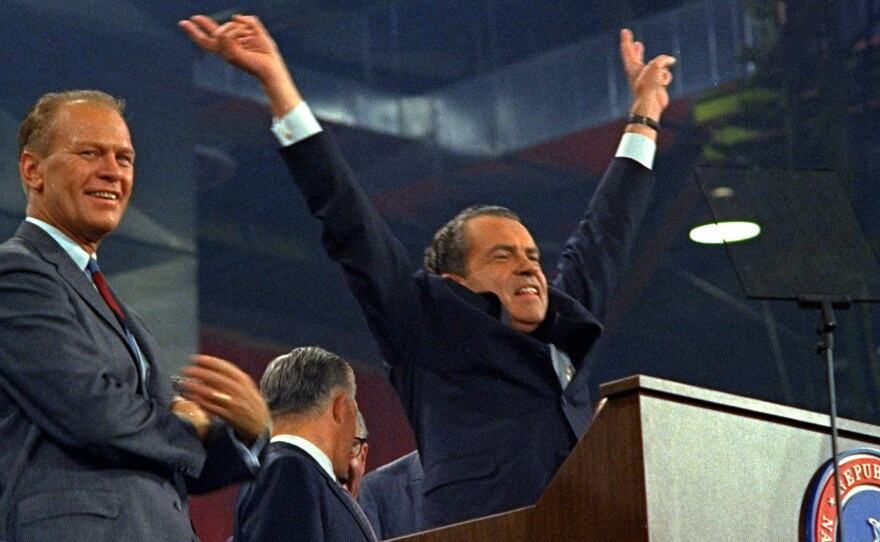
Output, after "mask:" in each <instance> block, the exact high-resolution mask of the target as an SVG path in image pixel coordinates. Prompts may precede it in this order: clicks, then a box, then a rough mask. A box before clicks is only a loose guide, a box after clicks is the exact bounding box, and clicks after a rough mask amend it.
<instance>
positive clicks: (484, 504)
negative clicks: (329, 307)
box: [181, 15, 675, 527]
mask: <svg viewBox="0 0 880 542" xmlns="http://www.w3.org/2000/svg"><path fill="white" fill-rule="evenodd" d="M181 26H182V27H183V28H184V30H185V31H186V32H187V34H188V35H189V36H190V37H191V38H192V40H193V41H194V42H195V43H197V44H198V45H199V46H201V47H202V48H203V49H205V50H207V51H211V52H214V53H217V54H219V55H220V56H222V57H223V58H224V59H226V60H227V61H228V62H229V63H231V64H233V65H235V66H237V67H239V68H241V69H242V70H244V71H246V72H248V73H250V74H252V75H253V76H255V77H256V78H257V79H258V80H259V81H260V83H261V84H262V85H263V88H264V90H265V92H266V95H267V96H268V98H269V103H270V104H271V108H272V112H273V115H274V117H275V121H274V125H273V131H274V132H275V134H276V136H277V137H278V139H279V141H280V143H281V145H282V149H281V155H282V157H283V158H284V160H285V162H286V163H287V164H288V166H289V167H290V170H291V172H292V174H293V177H294V180H295V181H296V184H297V185H298V187H299V189H300V190H301V192H302V194H303V196H304V197H305V200H306V202H307V204H308V206H309V209H310V211H311V213H312V214H313V215H314V216H315V217H316V218H317V219H319V220H320V221H322V223H323V226H324V234H323V241H324V246H325V248H326V250H327V253H328V255H329V256H330V258H332V259H333V260H334V261H336V262H338V263H339V264H340V265H341V266H342V269H343V271H344V273H345V275H346V279H347V281H348V284H349V286H350V287H351V289H352V292H353V293H354V295H355V297H356V298H357V300H358V302H359V303H360V305H361V308H362V310H363V312H364V315H365V316H366V319H367V322H368V324H369V326H370V331H371V333H372V334H373V336H374V338H375V340H376V341H377V342H378V343H379V346H380V348H381V350H382V353H383V355H384V357H385V360H386V361H387V363H388V364H389V366H390V374H389V377H390V379H391V382H392V385H393V386H394V388H395V389H396V390H397V393H398V394H399V395H400V398H401V401H402V404H403V407H404V410H405V411H406V414H407V416H408V419H409V422H410V424H411V426H412V429H413V432H414V434H415V438H416V444H417V446H418V449H419V452H420V454H421V459H422V464H423V467H424V479H423V484H422V489H423V492H424V495H423V503H424V504H423V507H424V508H423V517H424V525H422V527H432V526H439V525H444V524H448V523H452V522H457V521H462V520H466V519H470V518H474V517H479V516H485V515H488V514H492V513H496V512H500V511H503V510H509V509H511V508H515V507H519V506H524V505H529V504H532V503H534V502H535V501H536V500H537V499H538V497H539V496H540V495H541V492H542V491H543V490H544V488H545V487H546V485H547V483H548V482H549V481H550V479H551V478H552V476H553V474H554V473H555V472H556V470H557V469H558V468H559V466H560V465H561V464H562V462H563V460H564V459H565V457H566V456H567V455H568V453H569V452H570V451H571V449H572V448H573V447H574V445H575V444H576V443H577V440H578V438H579V437H580V436H581V435H582V434H583V433H584V431H585V430H586V427H587V425H588V424H589V420H590V418H591V414H592V406H591V403H590V400H589V397H588V383H587V376H588V375H587V374H586V373H587V372H586V371H584V370H581V368H582V366H583V361H584V358H585V357H586V355H587V353H588V352H589V351H590V348H591V347H592V345H593V343H594V342H595V340H596V339H597V338H598V336H599V334H600V332H601V324H600V322H601V319H602V317H603V316H604V314H605V311H606V309H607V307H608V304H609V297H610V295H611V294H612V293H613V290H614V288H615V285H616V283H617V280H618V276H619V274H620V272H621V268H622V266H623V265H624V264H625V262H626V258H627V253H628V251H629V249H630V247H631V244H632V241H633V237H634V235H635V230H636V229H637V226H638V224H639V222H640V220H641V217H642V216H643V214H644V211H645V208H646V206H647V202H648V200H649V196H650V192H651V186H652V179H653V176H652V173H651V169H650V168H651V166H652V163H653V158H654V153H655V149H656V144H655V140H656V137H657V130H658V129H659V121H660V117H661V114H662V113H663V111H664V109H665V108H666V106H667V105H668V103H669V96H668V94H667V91H666V87H667V86H668V85H669V83H670V81H671V79H672V76H671V73H670V71H669V69H670V68H671V66H672V64H673V63H674V62H675V59H674V58H672V57H669V56H666V55H661V56H658V57H656V58H655V59H653V60H651V61H650V62H648V63H645V62H644V61H643V52H644V47H643V46H642V44H641V43H639V42H635V41H633V35H632V33H631V32H630V31H629V30H623V31H622V32H621V36H620V49H621V56H622V58H623V66H624V70H625V71H626V75H627V77H628V79H629V82H630V85H631V88H632V91H633V95H634V101H633V105H632V108H631V110H630V111H631V116H630V123H629V124H628V125H627V127H626V133H625V134H624V135H623V137H622V139H621V143H620V146H619V148H618V151H617V155H616V157H615V158H614V159H613V160H612V162H611V165H610V166H609V168H608V170H607V172H606V174H605V176H604V178H603V180H602V182H601V183H600V185H599V187H598V189H597V190H596V193H595V195H594V196H593V198H592V201H590V202H589V204H588V205H587V202H585V206H586V207H587V211H586V213H585V215H584V217H583V219H582V220H581V222H580V224H579V225H578V227H577V229H576V230H575V231H574V233H572V235H571V237H570V238H569V239H568V241H567V242H566V246H565V250H564V252H563V254H562V257H561V259H560V261H559V262H558V265H557V275H556V277H555V278H554V279H553V282H552V283H550V284H548V281H547V279H546V278H545V276H544V273H543V271H542V269H541V266H540V263H539V253H538V248H537V247H536V245H535V242H534V241H533V239H532V237H531V235H530V234H529V231H528V230H527V229H526V227H525V226H524V225H523V224H522V223H521V222H520V221H519V219H518V218H517V216H516V215H515V214H514V213H513V212H511V211H510V210H508V209H504V208H500V207H491V206H477V207H472V208H468V209H466V210H465V211H463V212H462V213H461V214H460V215H459V216H457V217H455V218H453V219H452V220H451V221H450V222H449V223H448V224H446V225H445V226H444V227H443V228H441V229H440V230H439V231H438V232H437V234H436V235H435V237H434V240H433V243H432V245H431V246H430V247H428V249H427V251H426V257H425V262H424V264H425V265H424V268H423V269H417V268H416V266H414V265H413V264H412V263H411V262H410V261H409V259H408V256H407V253H406V251H405V250H404V248H403V247H402V246H401V244H400V243H399V242H398V241H397V239H395V238H394V236H393V235H392V234H391V232H390V231H389V229H388V227H387V225H386V224H385V223H384V221H383V220H382V218H381V217H380V216H379V214H378V212H377V211H376V209H375V208H374V207H373V206H372V205H371V203H370V201H369V199H368V198H367V197H366V195H365V194H364V191H363V189H362V188H361V187H360V186H359V185H358V184H357V182H356V181H355V179H354V178H353V175H352V173H351V171H350V169H349V168H348V167H347V165H346V163H345V161H344V159H343V158H342V156H341V155H340V153H339V151H338V149H337V147H336V145H335V143H334V142H333V140H332V138H331V137H330V136H328V135H327V134H326V133H324V132H323V131H322V130H321V127H320V125H319V124H318V122H317V121H316V120H315V117H314V116H313V115H312V113H311V112H310V110H309V108H308V106H307V105H306V103H305V102H304V101H303V100H302V97H301V96H300V93H299V91H298V90H297V88H296V86H295V84H294V82H293V79H292V77H291V75H290V73H289V72H288V70H287V67H286V66H285V63H284V60H283V58H282V57H281V55H280V53H279V51H278V48H277V46H276V44H275V42H274V41H273V40H272V38H271V36H270V35H269V33H268V32H267V31H266V29H265V28H264V27H263V25H262V24H261V23H260V21H259V20H258V19H257V18H255V17H249V16H241V15H237V16H234V17H233V18H232V20H231V21H230V22H228V23H226V24H223V25H218V24H217V23H215V22H214V21H213V20H211V19H209V18H208V17H204V16H195V17H193V18H192V19H190V20H188V21H182V22H181Z"/></svg>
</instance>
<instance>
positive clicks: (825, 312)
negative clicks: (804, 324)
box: [798, 294, 851, 542]
mask: <svg viewBox="0 0 880 542" xmlns="http://www.w3.org/2000/svg"><path fill="white" fill-rule="evenodd" d="M798 303H799V304H800V306H801V308H805V309H819V310H820V311H821V313H822V315H821V321H820V323H819V327H818V328H817V329H816V333H818V334H819V335H821V336H822V340H821V341H820V342H819V344H817V345H816V353H817V354H825V366H826V370H827V373H828V409H829V413H830V417H831V457H832V460H833V461H834V508H835V510H836V511H837V537H836V541H837V542H844V539H843V503H842V502H841V498H840V497H841V489H840V487H841V486H840V465H839V464H838V451H837V450H838V445H837V440H838V435H837V392H836V390H835V384H834V330H835V329H836V328H837V322H836V321H835V319H834V309H835V308H839V309H848V308H849V307H850V303H851V300H850V298H849V297H848V296H828V295H822V294H819V295H802V296H799V298H798Z"/></svg>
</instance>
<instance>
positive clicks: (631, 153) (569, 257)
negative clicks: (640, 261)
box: [553, 29, 675, 320]
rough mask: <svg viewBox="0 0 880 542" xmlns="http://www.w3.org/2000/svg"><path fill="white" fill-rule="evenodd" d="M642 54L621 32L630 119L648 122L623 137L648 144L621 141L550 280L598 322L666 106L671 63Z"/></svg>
mask: <svg viewBox="0 0 880 542" xmlns="http://www.w3.org/2000/svg"><path fill="white" fill-rule="evenodd" d="M644 53H645V47H644V45H643V44H642V43H641V42H638V41H635V40H634V39H633V33H632V32H631V31H630V30H627V29H624V30H621V31H620V57H621V60H622V64H623V70H624V72H625V73H626V77H627V80H628V81H629V84H630V88H631V89H632V93H633V104H632V107H631V108H630V114H632V115H636V116H638V117H644V118H645V119H648V120H642V119H640V120H641V122H631V123H629V124H627V126H626V132H627V134H638V135H639V136H645V137H647V138H649V139H650V140H651V141H650V142H646V141H645V140H644V138H639V137H637V136H636V137H635V138H630V139H626V138H625V139H624V141H622V143H621V147H620V149H619V150H618V154H617V156H618V157H619V158H617V159H615V160H613V161H612V163H611V165H610V166H609V168H608V170H607V171H606V172H605V176H604V177H603V179H602V181H601V182H600V183H599V187H598V188H597V189H596V192H595V194H594V195H593V198H592V200H591V201H590V204H589V207H588V208H587V212H586V213H585V214H584V217H583V219H582V220H581V222H580V224H578V228H577V230H575V232H574V233H573V234H572V236H571V237H570V238H569V239H568V241H567V243H566V245H565V249H564V251H563V253H562V257H561V258H560V260H559V265H558V270H559V274H558V275H557V276H556V278H555V279H554V280H553V284H554V285H555V286H556V287H558V288H560V289H562V290H563V291H565V292H566V293H568V294H569V295H571V296H572V297H574V298H575V299H577V300H578V301H580V302H581V303H582V304H583V305H584V306H585V307H587V308H588V309H590V311H592V312H593V314H594V315H596V316H597V317H598V318H599V319H600V320H603V319H604V317H605V313H606V311H607V309H608V307H609V302H610V301H611V298H612V296H613V295H614V291H615V290H616V288H617V284H618V282H619V280H620V275H621V274H622V273H623V272H624V270H625V267H624V266H625V264H626V261H627V259H628V257H629V253H630V251H631V249H632V245H633V241H634V239H635V235H636V233H637V230H638V226H639V224H640V223H641V220H642V217H643V216H644V214H645V210H646V209H647V205H648V202H649V199H650V193H651V188H652V186H653V182H652V179H653V176H652V173H651V170H650V169H648V166H649V165H650V163H651V162H652V161H653V154H654V149H655V146H654V145H653V144H652V143H651V142H655V141H656V140H657V136H658V131H657V130H656V129H655V128H652V127H651V126H649V125H648V124H645V123H659V122H660V118H661V116H662V115H663V112H664V111H665V110H666V107H667V106H668V105H669V94H668V92H667V87H668V86H669V84H670V83H671V82H672V73H671V72H670V71H669V70H670V68H671V67H672V65H673V64H675V58H674V57H671V56H669V55H659V56H657V57H655V58H654V59H653V60H651V61H650V62H648V63H645V61H644ZM645 143H647V145H646V144H645ZM645 151H647V152H645ZM621 158H632V160H627V159H621Z"/></svg>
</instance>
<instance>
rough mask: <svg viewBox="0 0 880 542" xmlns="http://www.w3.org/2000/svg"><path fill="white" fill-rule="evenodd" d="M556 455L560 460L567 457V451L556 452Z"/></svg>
mask: <svg viewBox="0 0 880 542" xmlns="http://www.w3.org/2000/svg"><path fill="white" fill-rule="evenodd" d="M556 453H557V454H559V457H561V458H562V459H565V458H566V457H568V450H556Z"/></svg>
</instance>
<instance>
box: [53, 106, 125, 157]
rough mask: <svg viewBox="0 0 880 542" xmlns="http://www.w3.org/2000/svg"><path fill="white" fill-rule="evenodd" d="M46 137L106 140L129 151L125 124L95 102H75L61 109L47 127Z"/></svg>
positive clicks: (109, 109) (114, 114)
mask: <svg viewBox="0 0 880 542" xmlns="http://www.w3.org/2000/svg"><path fill="white" fill-rule="evenodd" d="M49 135H50V137H51V138H52V139H54V138H56V137H66V138H68V139H73V140H79V141H90V140H96V141H97V140H103V139H107V138H110V139H112V140H113V142H115V143H119V144H120V145H122V146H126V147H129V148H131V147H132V144H131V134H130V133H129V130H128V124H127V123H126V122H125V119H124V118H122V115H120V114H119V112H118V111H116V110H115V109H113V108H112V107H110V106H109V105H105V104H102V103H97V102H87V101H83V100H77V101H75V102H69V103H66V104H64V105H62V106H61V107H59V109H58V111H57V112H56V114H55V118H54V119H53V122H52V125H51V127H50V133H49Z"/></svg>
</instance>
